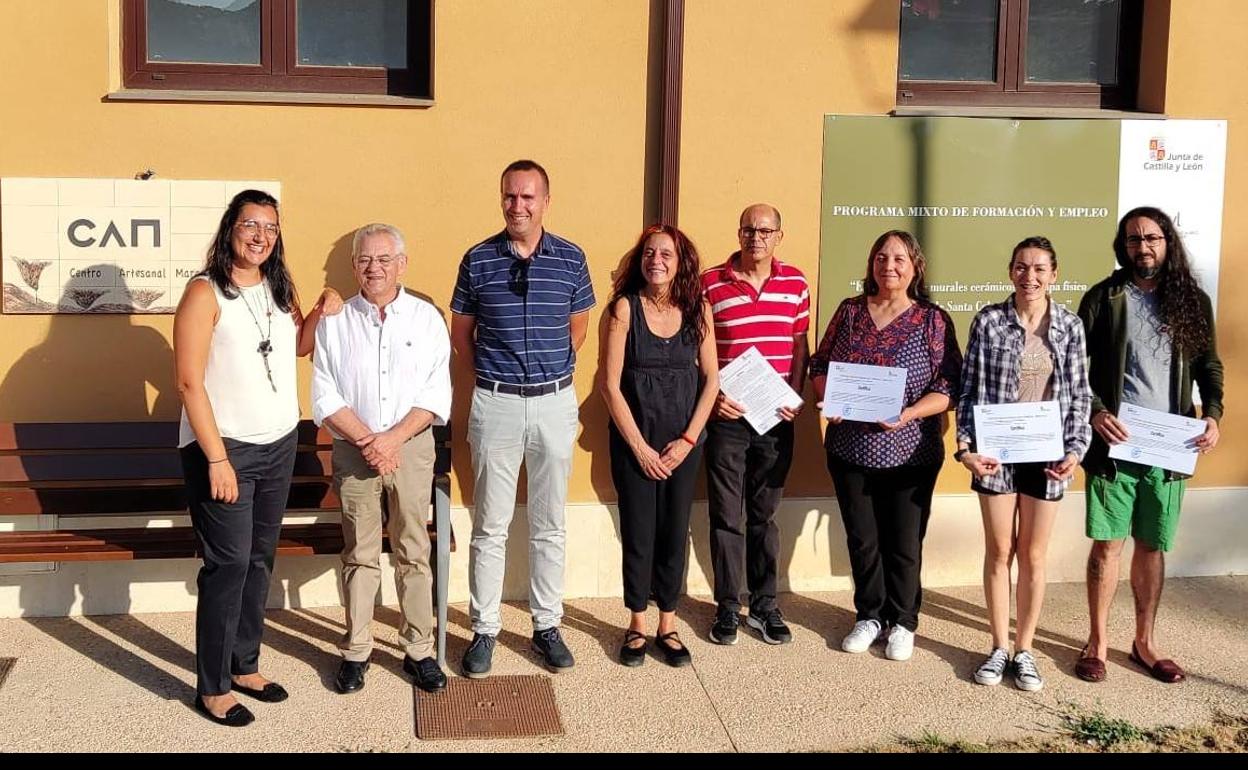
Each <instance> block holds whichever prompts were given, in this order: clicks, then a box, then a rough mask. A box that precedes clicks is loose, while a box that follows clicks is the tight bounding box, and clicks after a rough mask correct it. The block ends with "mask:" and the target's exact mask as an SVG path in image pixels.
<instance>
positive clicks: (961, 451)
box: [953, 449, 971, 463]
mask: <svg viewBox="0 0 1248 770" xmlns="http://www.w3.org/2000/svg"><path fill="white" fill-rule="evenodd" d="M970 451H971V450H970V449H959V450H958V451H956V452H954V453H953V460H954V462H959V463H960V462H962V458H963V457H965V456H966V454H967V453H968V452H970Z"/></svg>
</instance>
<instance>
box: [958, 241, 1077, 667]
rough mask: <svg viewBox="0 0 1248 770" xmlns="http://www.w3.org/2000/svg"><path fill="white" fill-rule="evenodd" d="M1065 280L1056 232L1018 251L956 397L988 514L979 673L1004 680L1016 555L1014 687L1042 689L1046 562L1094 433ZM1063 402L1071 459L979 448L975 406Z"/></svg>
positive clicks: (961, 434)
mask: <svg viewBox="0 0 1248 770" xmlns="http://www.w3.org/2000/svg"><path fill="white" fill-rule="evenodd" d="M1056 278H1057V253H1056V251H1054V249H1053V244H1052V243H1050V242H1049V239H1048V238H1044V237H1038V236H1037V237H1032V238H1027V239H1025V240H1023V241H1022V242H1021V243H1019V244H1018V245H1017V246H1015V247H1014V253H1013V254H1012V255H1011V256H1010V280H1011V281H1012V282H1013V283H1014V293H1013V294H1012V295H1010V297H1009V298H1008V299H1007V300H1005V301H1004V302H1001V303H999V304H996V305H989V306H988V307H985V308H984V309H983V310H981V311H979V313H978V314H977V315H976V316H975V320H974V321H972V322H971V335H970V342H969V343H968V345H967V350H966V358H965V359H964V362H963V367H962V394H961V397H960V398H959V399H958V451H957V452H955V453H954V455H953V456H954V459H956V460H958V461H959V462H961V463H962V464H963V465H965V466H966V467H967V469H968V470H970V471H971V474H972V482H971V488H972V489H974V490H975V491H976V492H978V493H979V504H980V509H981V510H982V512H983V520H984V545H985V552H984V595H985V598H986V599H987V602H988V615H989V622H990V624H991V627H992V647H993V649H992V652H991V654H989V656H988V658H987V660H985V661H984V663H983V665H981V666H980V667H979V669H977V670H976V671H975V681H976V682H979V683H980V684H986V685H994V684H998V683H999V682H1000V681H1001V679H1002V678H1003V676H1004V674H1005V670H1006V668H1007V666H1008V665H1009V663H1010V657H1009V652H1008V647H1009V639H1010V566H1011V564H1010V563H1011V561H1012V560H1013V557H1014V554H1016V553H1017V554H1018V632H1017V635H1016V636H1015V639H1014V659H1013V668H1014V684H1015V685H1016V686H1017V687H1018V688H1019V689H1021V690H1029V691H1035V690H1039V689H1040V688H1041V687H1043V686H1044V680H1043V679H1042V678H1041V677H1040V674H1039V672H1038V671H1037V669H1036V661H1035V658H1034V657H1033V655H1032V653H1031V643H1032V638H1033V636H1034V635H1035V632H1036V623H1037V622H1038V621H1039V618H1040V605H1041V603H1042V602H1043V600H1044V581H1045V574H1044V562H1045V553H1046V552H1047V550H1048V546H1049V534H1050V533H1051V532H1052V529H1053V522H1054V519H1055V518H1056V517H1057V509H1058V504H1059V501H1060V500H1061V499H1062V494H1063V492H1064V491H1065V489H1066V487H1067V486H1068V485H1069V484H1070V480H1071V478H1072V477H1073V476H1074V473H1075V466H1076V465H1078V463H1079V460H1080V459H1081V458H1082V457H1083V454H1084V452H1086V451H1087V448H1088V443H1089V441H1090V440H1091V437H1092V430H1091V427H1090V424H1089V422H1088V413H1089V410H1090V408H1091V404H1092V390H1091V388H1090V387H1089V385H1088V371H1087V345H1086V343H1085V340H1084V332H1083V324H1082V323H1081V322H1080V321H1079V317H1078V316H1077V315H1075V314H1074V313H1072V312H1070V311H1069V310H1067V309H1066V308H1064V307H1062V306H1061V305H1060V304H1058V303H1056V302H1053V301H1052V300H1051V299H1050V298H1049V287H1050V286H1051V285H1052V283H1053V281H1054V280H1056ZM1030 401H1057V402H1058V403H1059V405H1060V407H1061V412H1062V426H1063V434H1064V435H1063V439H1064V440H1063V445H1064V447H1065V449H1066V456H1065V457H1064V458H1063V459H1062V460H1059V461H1054V462H1050V463H1017V464H1012V465H1011V464H1006V463H1002V462H999V461H998V460H995V459H992V458H990V457H985V456H983V455H980V454H977V453H976V452H975V420H974V413H973V407H974V406H975V405H976V404H1008V403H1017V402H1030Z"/></svg>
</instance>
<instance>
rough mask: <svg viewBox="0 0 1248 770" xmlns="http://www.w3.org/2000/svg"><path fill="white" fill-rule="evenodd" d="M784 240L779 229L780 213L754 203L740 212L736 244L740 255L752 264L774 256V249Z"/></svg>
mask: <svg viewBox="0 0 1248 770" xmlns="http://www.w3.org/2000/svg"><path fill="white" fill-rule="evenodd" d="M783 238H784V232H783V231H782V230H781V229H780V212H779V211H777V210H776V207H775V206H772V205H770V204H767V203H755V204H754V205H753V206H750V207H748V208H746V210H745V211H742V212H741V226H740V228H738V229H737V242H738V243H740V244H741V254H742V255H743V256H747V257H749V258H750V259H751V260H752V261H753V262H754V263H759V262H764V261H765V260H768V259H771V258H772V257H773V256H775V253H776V247H777V246H779V245H780V241H781V240H783Z"/></svg>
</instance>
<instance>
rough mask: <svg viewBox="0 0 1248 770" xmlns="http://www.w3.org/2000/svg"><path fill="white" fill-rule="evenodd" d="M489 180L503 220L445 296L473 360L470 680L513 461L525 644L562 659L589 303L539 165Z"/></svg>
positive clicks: (485, 643) (496, 576) (490, 641)
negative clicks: (525, 595)
mask: <svg viewBox="0 0 1248 770" xmlns="http://www.w3.org/2000/svg"><path fill="white" fill-rule="evenodd" d="M500 186H501V189H502V209H503V219H504V221H505V222H506V228H505V229H504V230H503V231H502V232H501V233H498V234H497V235H495V236H493V237H491V238H489V239H487V240H485V241H483V242H481V243H479V244H477V245H476V246H473V247H472V248H471V249H469V250H468V253H467V254H465V255H464V259H463V261H462V262H461V263H460V265H459V278H458V280H457V281H456V283H455V296H454V298H453V299H452V300H451V311H452V313H453V317H452V321H451V342H452V344H453V345H454V347H455V352H456V353H457V354H458V355H460V356H464V357H466V358H470V359H471V360H472V362H473V366H474V367H475V369H476V378H477V386H476V389H475V390H474V391H473V394H472V411H471V412H470V415H469V418H468V443H469V445H470V446H471V448H472V465H473V471H474V474H473V475H474V477H475V480H476V495H475V497H476V509H475V511H474V513H473V526H472V544H471V546H470V549H469V568H468V569H469V579H468V587H469V594H470V599H471V604H470V614H471V617H472V631H473V637H472V644H470V645H469V646H468V649H467V650H466V651H465V652H464V659H463V665H462V669H463V673H464V675H465V676H468V677H471V678H473V679H480V678H483V677H485V676H487V675H488V674H489V673H490V665H491V661H492V658H493V654H494V644H495V639H496V638H497V636H498V632H499V630H500V629H501V627H502V625H501V622H500V619H499V603H500V601H501V599H502V592H503V570H504V566H505V560H506V552H507V529H508V526H509V525H510V524H511V517H512V513H513V512H514V510H515V505H516V481H517V479H518V477H519V474H520V465H521V463H524V464H525V465H526V467H527V469H528V481H529V499H528V518H529V610H530V613H531V614H532V616H533V648H534V649H535V650H536V651H537V652H538V653H539V654H540V655H541V656H542V657H543V659H544V660H545V662H546V665H547V666H548V667H549V668H551V669H552V670H554V671H559V670H562V669H568V668H571V667H572V665H573V659H572V652H571V651H570V650H569V649H568V648H567V645H565V644H564V642H563V639H562V638H561V637H560V635H559V623H560V621H561V620H562V619H563V570H564V502H565V501H566V500H567V495H568V477H569V476H570V475H571V471H572V446H573V443H574V442H575V441H576V431H577V425H578V408H577V399H576V389H575V388H573V387H572V370H573V367H574V365H575V363H576V351H577V349H578V348H580V346H581V343H583V342H584V341H585V333H586V332H587V331H588V329H589V310H590V308H592V307H593V306H594V289H593V286H592V285H590V281H589V269H588V266H587V265H586V262H585V252H583V251H581V249H580V248H579V247H577V246H576V245H575V244H573V243H571V242H569V241H566V240H564V239H562V238H560V237H559V236H557V235H553V234H552V233H548V232H546V231H545V230H544V229H543V228H542V217H543V216H544V215H545V213H546V209H547V207H548V206H549V205H550V179H549V177H547V175H546V170H545V169H543V168H542V167H541V166H540V165H538V164H537V163H535V162H533V161H531V160H518V161H516V162H515V163H512V164H511V165H509V166H508V167H507V168H506V169H505V170H504V171H503V176H502V182H501V185H500Z"/></svg>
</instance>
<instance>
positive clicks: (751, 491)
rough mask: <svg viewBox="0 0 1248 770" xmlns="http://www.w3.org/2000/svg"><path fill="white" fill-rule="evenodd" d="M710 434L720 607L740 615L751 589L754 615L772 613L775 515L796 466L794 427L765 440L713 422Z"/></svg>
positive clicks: (730, 423)
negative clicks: (743, 599)
mask: <svg viewBox="0 0 1248 770" xmlns="http://www.w3.org/2000/svg"><path fill="white" fill-rule="evenodd" d="M706 430H707V438H706V487H707V490H706V491H707V497H708V500H709V502H710V517H711V565H712V566H713V568H714V570H715V602H716V603H717V604H718V605H719V606H720V607H721V608H726V609H731V610H734V611H735V610H739V609H740V608H741V592H742V589H743V588H748V589H749V592H750V609H751V610H753V611H755V612H768V611H770V610H772V609H774V608H775V606H776V577H777V572H778V561H779V558H780V528H779V527H778V526H776V522H775V515H776V509H777V508H778V507H779V506H780V499H781V498H782V497H783V496H784V481H785V479H786V478H787V477H788V475H789V466H790V465H792V463H793V424H792V423H790V422H781V423H780V424H779V425H777V426H775V427H774V428H772V429H771V430H770V431H768V432H767V433H765V434H763V435H761V436H760V435H758V434H757V433H755V432H754V429H753V428H751V427H750V424H749V423H747V422H746V421H745V420H744V419H739V420H715V419H712V420H711V421H710V422H708V423H707V426H706Z"/></svg>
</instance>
